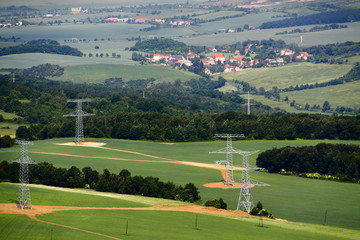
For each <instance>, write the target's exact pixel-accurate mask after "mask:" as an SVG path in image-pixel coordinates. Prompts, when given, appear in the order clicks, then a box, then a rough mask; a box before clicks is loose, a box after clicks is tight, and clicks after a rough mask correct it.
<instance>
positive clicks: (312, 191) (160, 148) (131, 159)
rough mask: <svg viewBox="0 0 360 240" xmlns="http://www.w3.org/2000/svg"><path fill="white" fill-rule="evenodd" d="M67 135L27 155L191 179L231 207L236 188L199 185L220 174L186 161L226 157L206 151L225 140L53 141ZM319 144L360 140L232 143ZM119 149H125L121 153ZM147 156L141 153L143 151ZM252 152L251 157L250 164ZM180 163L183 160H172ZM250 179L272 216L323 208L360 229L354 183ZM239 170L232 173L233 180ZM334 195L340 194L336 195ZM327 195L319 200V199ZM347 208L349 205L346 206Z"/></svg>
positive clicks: (302, 215) (318, 213) (310, 213)
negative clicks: (79, 143) (259, 183)
mask: <svg viewBox="0 0 360 240" xmlns="http://www.w3.org/2000/svg"><path fill="white" fill-rule="evenodd" d="M69 141H72V139H52V140H47V141H36V142H35V145H34V146H31V148H29V151H30V154H29V155H30V157H31V158H32V159H33V160H34V161H36V162H43V161H46V162H50V163H53V164H54V165H55V166H57V167H66V168H69V167H71V166H77V167H79V168H80V169H81V168H83V167H85V166H91V167H92V168H93V169H96V170H98V171H99V172H102V170H103V169H104V168H108V169H111V170H110V171H111V172H113V173H118V172H120V171H121V170H122V169H128V170H129V171H130V172H131V173H132V175H133V176H135V175H142V176H155V177H159V178H160V180H161V181H172V182H174V183H175V184H181V185H184V184H186V183H188V182H193V183H194V184H195V185H196V186H197V187H198V188H199V191H200V195H201V196H202V200H203V201H207V200H210V199H214V198H217V199H218V198H219V197H222V198H223V199H224V200H225V201H226V202H227V203H228V207H229V208H230V209H235V208H236V204H237V199H238V194H239V190H238V189H218V188H207V187H204V186H203V184H205V183H211V182H219V181H221V180H222V178H221V174H220V172H219V171H218V170H216V169H209V168H203V167H196V166H193V165H189V164H186V163H187V162H195V163H196V162H198V163H213V162H214V161H215V160H219V159H223V158H224V157H225V156H222V155H218V154H209V152H210V151H214V150H217V149H220V148H223V147H224V146H226V142H224V141H216V142H197V143H175V144H162V143H158V142H142V141H124V140H110V139H89V141H92V142H94V141H96V142H105V143H107V145H105V146H104V147H103V148H95V147H81V146H80V147H76V146H63V145H55V144H54V143H61V142H69ZM319 142H329V143H348V144H360V142H359V141H335V140H334V141H320V140H296V141H236V142H234V148H237V149H242V150H249V151H251V150H260V152H262V151H264V150H266V149H271V148H273V147H283V146H288V145H290V146H304V145H316V144H317V143H319ZM123 150H125V151H127V152H123ZM18 151H19V146H15V147H13V148H10V149H4V150H1V152H0V155H1V156H2V159H4V160H8V161H11V160H13V159H17V158H18V157H19V156H18V155H19V153H18ZM143 154H146V155H143ZM255 159H256V155H254V156H252V157H251V158H250V162H251V164H252V165H254V164H255ZM174 160H176V161H185V163H179V162H174ZM240 164H241V159H240V157H237V156H234V165H240ZM251 175H252V178H254V179H256V180H259V181H262V182H266V183H269V184H271V186H270V187H256V188H254V189H252V190H251V191H252V192H253V196H254V201H255V202H257V201H261V202H262V203H263V204H264V207H265V208H267V209H269V210H270V211H272V212H273V213H274V215H275V217H279V218H284V219H287V220H291V221H300V222H308V223H316V224H322V223H323V219H324V213H325V211H327V212H328V218H327V224H328V225H331V226H337V227H344V228H350V229H359V226H358V225H357V224H356V223H357V222H359V221H360V217H359V216H358V215H357V214H353V213H354V212H356V211H359V210H360V206H359V205H358V204H357V201H358V198H359V197H360V196H359V195H360V189H359V187H360V186H359V185H358V184H349V183H339V182H331V181H323V180H313V179H306V178H298V177H293V176H282V175H276V174H268V173H263V172H252V173H251ZM238 177H240V174H238V173H237V174H236V178H238ZM339 196H342V197H341V198H339ZM324 199H326V201H325V202H324V201H323V200H324ZM346 206H351V207H346Z"/></svg>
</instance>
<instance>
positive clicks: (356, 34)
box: [182, 16, 360, 47]
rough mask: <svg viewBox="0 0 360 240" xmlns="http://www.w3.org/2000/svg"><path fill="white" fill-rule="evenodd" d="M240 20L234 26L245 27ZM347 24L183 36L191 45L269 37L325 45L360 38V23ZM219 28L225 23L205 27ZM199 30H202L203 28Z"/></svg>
mask: <svg viewBox="0 0 360 240" xmlns="http://www.w3.org/2000/svg"><path fill="white" fill-rule="evenodd" d="M245 17H246V16H245ZM234 19H236V18H234ZM234 19H233V20H234ZM228 20H231V19H228ZM238 20H239V23H238V24H237V23H234V26H233V27H235V26H237V25H238V26H239V27H243V25H244V23H243V22H240V19H238ZM241 21H243V20H241ZM251 23H252V22H250V23H247V24H249V25H252V24H251ZM209 24H210V23H209ZM259 24H260V21H259ZM346 25H348V28H343V29H333V30H329V31H321V32H309V33H301V34H287V35H275V34H276V33H278V32H283V31H291V30H292V29H295V28H297V27H290V28H276V29H264V30H260V29H255V30H251V31H244V32H237V33H218V34H211V35H202V36H193V37H188V38H183V39H182V42H184V43H186V44H189V45H197V46H203V45H206V46H209V47H214V46H215V45H221V44H232V43H235V42H243V41H246V40H263V39H269V38H272V39H275V40H277V39H282V40H284V41H285V42H286V43H288V44H290V43H296V44H298V45H299V46H312V45H323V44H329V43H338V42H346V41H354V42H357V41H358V39H359V38H360V23H359V22H353V23H347V24H346ZM311 27H314V25H308V26H302V27H301V29H309V28H311ZM219 28H222V29H224V28H226V27H225V25H223V26H222V27H221V25H220V26H217V27H214V28H212V27H211V26H209V27H208V28H206V25H205V26H204V29H205V30H207V31H208V32H211V30H213V29H219ZM198 31H201V28H200V30H198ZM300 36H303V43H301V42H300Z"/></svg>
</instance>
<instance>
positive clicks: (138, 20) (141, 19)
mask: <svg viewBox="0 0 360 240" xmlns="http://www.w3.org/2000/svg"><path fill="white" fill-rule="evenodd" d="M146 21H147V18H136V19H135V23H145V22H146Z"/></svg>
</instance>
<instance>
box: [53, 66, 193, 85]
mask: <svg viewBox="0 0 360 240" xmlns="http://www.w3.org/2000/svg"><path fill="white" fill-rule="evenodd" d="M113 77H120V78H123V79H124V80H136V79H148V78H155V79H156V80H157V81H158V82H173V81H175V80H177V79H180V80H190V79H191V78H198V77H199V76H198V75H196V74H194V73H191V72H185V71H180V70H176V69H172V68H169V67H163V66H156V65H142V66H141V65H115V64H96V65H81V66H72V67H66V68H65V71H64V75H62V76H60V77H53V78H51V79H52V80H58V81H72V82H74V83H84V82H87V83H102V82H104V80H105V79H107V78H113Z"/></svg>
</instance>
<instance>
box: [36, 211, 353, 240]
mask: <svg viewBox="0 0 360 240" xmlns="http://www.w3.org/2000/svg"><path fill="white" fill-rule="evenodd" d="M196 218H197V228H195V221H196ZM41 219H43V220H46V221H50V222H56V223H61V224H70V225H71V226H75V227H78V228H81V229H86V230H91V231H95V232H99V233H103V234H107V235H111V236H115V237H118V238H122V239H175V240H176V239H182V240H185V239H208V240H212V239H214V240H215V239H216V240H220V239H224V240H225V239H226V240H227V239H231V238H234V237H236V236H241V237H242V238H246V239H294V237H295V238H297V239H346V238H347V237H355V236H356V235H355V234H356V233H350V234H349V233H347V232H346V231H345V233H346V234H345V236H344V235H341V234H339V233H336V232H335V231H334V230H335V229H334V230H333V229H331V228H329V231H331V232H332V233H334V235H332V234H331V233H330V234H326V232H325V231H324V230H325V229H324V230H323V231H318V232H316V231H314V232H313V230H315V229H317V228H318V229H320V227H317V226H309V230H308V231H307V230H305V231H299V230H297V229H296V224H294V225H295V227H294V228H292V226H289V225H291V224H288V226H289V228H286V227H283V225H286V224H283V223H279V224H278V223H275V222H273V221H271V223H270V221H267V220H265V221H264V224H265V227H263V228H261V227H258V222H257V220H252V219H251V220H250V221H248V220H247V219H243V218H239V219H229V218H225V217H219V216H211V215H204V214H195V213H186V212H167V211H131V210H118V211H114V210H112V211H108V210H83V211H76V212H75V211H63V212H56V213H52V214H47V215H44V216H41ZM126 225H127V226H128V231H127V235H126V234H125V233H126ZM155 229H156V230H155ZM340 231H341V230H340Z"/></svg>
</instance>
